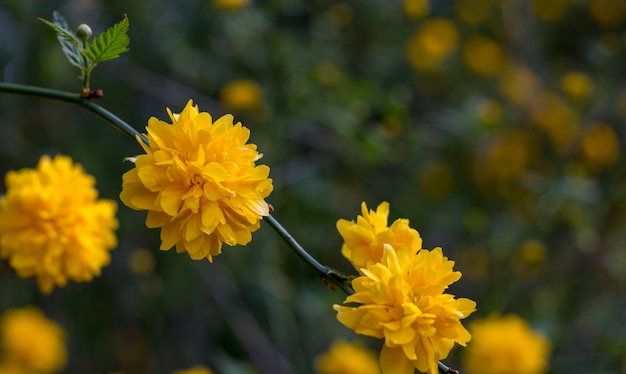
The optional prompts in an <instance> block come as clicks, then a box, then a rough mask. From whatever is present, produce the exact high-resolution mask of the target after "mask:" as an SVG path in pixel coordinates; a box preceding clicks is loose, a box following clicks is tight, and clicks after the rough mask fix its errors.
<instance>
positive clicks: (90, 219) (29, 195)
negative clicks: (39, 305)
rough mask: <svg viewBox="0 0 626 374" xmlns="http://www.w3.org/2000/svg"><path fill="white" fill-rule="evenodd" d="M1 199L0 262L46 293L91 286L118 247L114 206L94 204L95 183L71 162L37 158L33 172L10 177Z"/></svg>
mask: <svg viewBox="0 0 626 374" xmlns="http://www.w3.org/2000/svg"><path fill="white" fill-rule="evenodd" d="M5 183H6V186H7V191H6V195H5V196H3V197H2V198H0V257H1V258H6V259H8V261H9V265H10V266H11V268H13V269H14V270H15V271H16V273H17V274H18V276H20V277H23V278H26V277H36V278H37V283H38V285H39V289H40V290H41V291H42V292H43V293H50V292H51V291H52V290H53V289H54V287H55V286H65V285H66V284H67V281H68V280H73V281H76V282H81V281H90V280H92V279H93V277H94V276H97V275H100V269H101V268H102V267H103V266H105V265H107V264H108V263H109V261H110V255H109V251H110V250H111V249H113V248H114V247H115V246H116V245H117V239H116V237H115V234H114V232H113V230H115V229H117V227H118V222H117V219H116V218H115V213H116V211H117V205H116V203H115V202H114V201H112V200H105V199H98V192H97V190H96V189H95V179H94V178H93V177H92V176H90V175H88V174H86V173H85V171H84V170H83V168H82V167H81V166H80V165H75V164H74V163H73V161H72V159H71V158H70V157H67V156H60V155H57V156H55V157H54V158H53V159H50V157H49V156H42V157H41V159H40V161H39V163H38V165H37V168H36V169H30V168H24V169H22V170H19V171H10V172H9V173H7V175H6V176H5Z"/></svg>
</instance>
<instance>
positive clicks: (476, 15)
mask: <svg viewBox="0 0 626 374" xmlns="http://www.w3.org/2000/svg"><path fill="white" fill-rule="evenodd" d="M494 3H495V1H494V0H481V1H476V0H458V1H457V2H456V15H457V16H458V17H459V19H461V20H462V21H463V22H465V23H467V24H470V25H477V24H480V23H483V22H485V21H486V20H488V19H489V16H490V13H491V10H492V8H494Z"/></svg>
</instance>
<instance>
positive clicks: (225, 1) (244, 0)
mask: <svg viewBox="0 0 626 374" xmlns="http://www.w3.org/2000/svg"><path fill="white" fill-rule="evenodd" d="M249 3H250V0H213V4H215V6H216V7H218V8H220V9H224V10H233V9H239V8H243V7H244V6H246V5H248V4H249Z"/></svg>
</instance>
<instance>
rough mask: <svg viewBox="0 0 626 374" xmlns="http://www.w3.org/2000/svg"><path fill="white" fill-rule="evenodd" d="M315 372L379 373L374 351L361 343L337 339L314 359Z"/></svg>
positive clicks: (335, 373)
mask: <svg viewBox="0 0 626 374" xmlns="http://www.w3.org/2000/svg"><path fill="white" fill-rule="evenodd" d="M315 371H316V373H317V374H379V373H380V366H379V365H378V358H377V357H376V354H374V352H372V351H370V350H369V349H367V348H366V347H365V346H364V345H363V344H359V343H348V342H344V341H338V342H335V343H333V345H332V346H331V347H330V349H329V350H328V352H326V353H324V354H323V355H321V356H319V357H318V358H317V360H316V361H315Z"/></svg>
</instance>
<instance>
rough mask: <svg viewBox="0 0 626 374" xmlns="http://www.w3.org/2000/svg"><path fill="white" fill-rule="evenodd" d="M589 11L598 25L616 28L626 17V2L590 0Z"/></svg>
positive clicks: (618, 0) (619, 0) (621, 0)
mask: <svg viewBox="0 0 626 374" xmlns="http://www.w3.org/2000/svg"><path fill="white" fill-rule="evenodd" d="M589 13H591V18H592V19H593V20H594V21H595V22H596V23H597V24H598V25H600V26H602V27H606V28H614V27H618V26H620V25H621V24H622V23H623V22H624V18H626V4H625V3H624V1H623V0H590V1H589Z"/></svg>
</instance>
